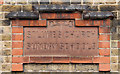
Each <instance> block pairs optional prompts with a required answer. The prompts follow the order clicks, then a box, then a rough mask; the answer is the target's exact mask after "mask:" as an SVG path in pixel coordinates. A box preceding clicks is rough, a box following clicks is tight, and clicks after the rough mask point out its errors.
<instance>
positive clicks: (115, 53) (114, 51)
mask: <svg viewBox="0 0 120 74" xmlns="http://www.w3.org/2000/svg"><path fill="white" fill-rule="evenodd" d="M118 53H119V52H118V49H111V56H118Z"/></svg>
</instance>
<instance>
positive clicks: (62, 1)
mask: <svg viewBox="0 0 120 74" xmlns="http://www.w3.org/2000/svg"><path fill="white" fill-rule="evenodd" d="M51 3H52V4H70V0H51Z"/></svg>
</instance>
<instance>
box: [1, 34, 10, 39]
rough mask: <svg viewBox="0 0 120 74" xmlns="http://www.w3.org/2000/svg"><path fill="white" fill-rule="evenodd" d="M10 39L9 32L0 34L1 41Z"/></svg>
mask: <svg viewBox="0 0 120 74" xmlns="http://www.w3.org/2000/svg"><path fill="white" fill-rule="evenodd" d="M10 40H11V35H10V34H5V35H2V41H10Z"/></svg>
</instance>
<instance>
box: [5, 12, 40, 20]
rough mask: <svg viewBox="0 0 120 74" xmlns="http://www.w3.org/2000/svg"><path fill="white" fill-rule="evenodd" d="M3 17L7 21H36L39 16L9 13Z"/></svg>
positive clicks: (32, 13) (25, 13) (26, 13)
mask: <svg viewBox="0 0 120 74" xmlns="http://www.w3.org/2000/svg"><path fill="white" fill-rule="evenodd" d="M5 17H6V18H9V19H29V20H37V19H39V14H38V13H34V12H11V13H9V14H8V15H7V16H5Z"/></svg>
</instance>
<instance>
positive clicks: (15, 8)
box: [2, 5, 21, 12]
mask: <svg viewBox="0 0 120 74" xmlns="http://www.w3.org/2000/svg"><path fill="white" fill-rule="evenodd" d="M2 11H7V12H12V11H21V6H20V5H3V7H2Z"/></svg>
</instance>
